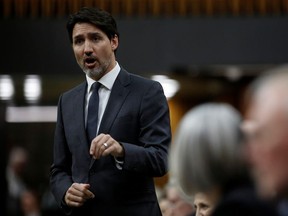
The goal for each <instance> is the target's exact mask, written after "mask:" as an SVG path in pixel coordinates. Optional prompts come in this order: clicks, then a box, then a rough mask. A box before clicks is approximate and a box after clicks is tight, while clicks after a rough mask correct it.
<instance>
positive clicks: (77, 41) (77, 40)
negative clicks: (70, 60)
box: [74, 39, 83, 44]
mask: <svg viewBox="0 0 288 216" xmlns="http://www.w3.org/2000/svg"><path fill="white" fill-rule="evenodd" d="M82 42H83V40H82V39H76V40H74V44H81V43H82Z"/></svg>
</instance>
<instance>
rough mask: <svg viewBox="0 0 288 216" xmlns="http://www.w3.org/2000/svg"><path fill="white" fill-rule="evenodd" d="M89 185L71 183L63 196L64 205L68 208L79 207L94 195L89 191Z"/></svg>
mask: <svg viewBox="0 0 288 216" xmlns="http://www.w3.org/2000/svg"><path fill="white" fill-rule="evenodd" d="M89 188H90V185H89V184H79V183H73V184H72V185H71V187H70V188H69V189H68V190H67V192H66V194H65V203H66V205H68V206H69V207H80V206H82V205H83V204H84V203H85V202H86V201H87V200H88V199H93V198H94V194H93V193H92V192H91V191H90V190H89Z"/></svg>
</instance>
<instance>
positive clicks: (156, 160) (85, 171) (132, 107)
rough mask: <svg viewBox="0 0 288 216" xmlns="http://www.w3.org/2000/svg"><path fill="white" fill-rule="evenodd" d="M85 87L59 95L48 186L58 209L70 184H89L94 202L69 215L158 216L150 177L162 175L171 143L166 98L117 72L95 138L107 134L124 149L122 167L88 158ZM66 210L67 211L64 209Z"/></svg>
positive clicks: (153, 86) (145, 82) (152, 85)
mask: <svg viewBox="0 0 288 216" xmlns="http://www.w3.org/2000/svg"><path fill="white" fill-rule="evenodd" d="M86 89H87V83H86V82H84V83H82V84H80V85H79V86H77V87H75V88H73V89H72V90H70V91H68V92H66V93H64V94H63V95H61V97H60V99H59V103H58V117H57V124H56V130H55V140H54V159H53V164H52V166H51V179H50V182H51V188H52V192H53V194H54V196H55V198H56V201H57V202H58V203H59V204H60V205H62V207H63V197H64V195H65V193H66V191H67V189H68V188H69V187H70V186H71V184H72V183H74V182H77V183H89V184H90V185H91V188H90V189H91V191H92V192H93V193H94V195H95V198H94V199H91V200H89V201H88V202H87V203H85V204H84V206H83V207H80V208H75V209H73V210H72V215H80V214H81V215H97V216H101V215H105V216H110V215H111V216H113V215H125V216H130V215H131V216H132V215H133V216H134V215H137V216H141V215H143V216H144V215H145V216H148V215H149V216H154V215H155V216H156V215H161V213H160V210H159V206H158V202H157V197H156V194H155V188H154V182H153V177H159V176H163V175H164V174H166V172H167V154H168V148H169V144H170V141H171V130H170V118H169V108H168V104H167V100H166V98H165V96H164V93H163V89H162V87H161V85H160V84H159V83H158V82H155V81H152V80H149V79H145V78H142V77H139V76H137V75H133V74H130V73H128V72H126V71H125V70H124V69H121V71H120V73H119V75H118V77H117V78H116V80H115V82H114V85H113V87H112V91H111V95H110V98H109V101H108V104H107V107H106V110H105V112H104V115H103V118H102V121H101V124H100V128H99V134H100V133H105V134H110V135H111V136H112V137H113V138H114V139H115V140H117V141H118V142H120V143H121V144H122V145H123V147H124V150H125V158H124V165H123V169H122V170H119V169H117V167H116V165H115V160H114V158H113V157H112V156H107V157H102V158H101V159H99V160H93V159H92V158H91V156H90V155H89V143H88V139H87V136H86V132H85V121H84V109H85V108H84V107H85V94H86ZM68 212H71V211H68Z"/></svg>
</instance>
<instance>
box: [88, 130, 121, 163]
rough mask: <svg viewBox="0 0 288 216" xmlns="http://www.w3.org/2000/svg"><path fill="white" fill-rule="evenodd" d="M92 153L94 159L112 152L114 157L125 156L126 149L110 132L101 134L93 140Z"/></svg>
mask: <svg viewBox="0 0 288 216" xmlns="http://www.w3.org/2000/svg"><path fill="white" fill-rule="evenodd" d="M90 154H91V155H92V156H93V158H94V159H99V158H101V157H102V156H107V155H110V154H111V155H112V156H114V157H124V149H123V147H122V145H120V143H118V142H117V141H116V140H114V139H113V138H112V137H111V136H110V135H109V134H100V135H98V136H97V137H95V138H94V139H93V140H92V142H91V146H90Z"/></svg>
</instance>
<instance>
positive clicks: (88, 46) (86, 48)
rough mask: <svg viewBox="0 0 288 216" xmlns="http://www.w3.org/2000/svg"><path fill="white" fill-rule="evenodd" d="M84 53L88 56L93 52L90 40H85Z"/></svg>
mask: <svg viewBox="0 0 288 216" xmlns="http://www.w3.org/2000/svg"><path fill="white" fill-rule="evenodd" d="M84 53H85V55H87V56H90V55H91V54H92V53H93V47H92V45H91V43H90V42H88V41H87V42H85V44H84Z"/></svg>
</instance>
